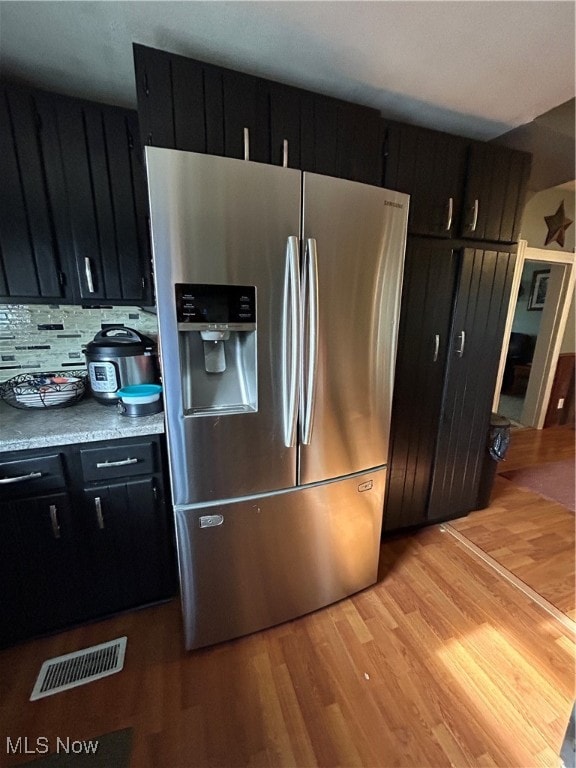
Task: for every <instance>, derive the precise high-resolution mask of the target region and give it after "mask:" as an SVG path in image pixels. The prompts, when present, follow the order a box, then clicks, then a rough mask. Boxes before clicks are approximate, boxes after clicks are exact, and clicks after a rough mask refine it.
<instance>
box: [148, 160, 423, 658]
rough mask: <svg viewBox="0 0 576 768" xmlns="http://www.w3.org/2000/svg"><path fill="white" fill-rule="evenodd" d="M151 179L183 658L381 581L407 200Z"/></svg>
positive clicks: (166, 167)
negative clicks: (187, 651) (185, 650)
mask: <svg viewBox="0 0 576 768" xmlns="http://www.w3.org/2000/svg"><path fill="white" fill-rule="evenodd" d="M146 162H147V172H148V184H149V195H150V214H151V227H152V241H153V254H154V271H155V282H156V300H157V306H158V322H159V335H160V355H161V363H162V376H163V384H164V398H165V409H166V422H167V434H168V449H169V464H170V477H171V487H172V495H173V504H174V512H175V521H176V539H177V549H178V561H179V572H180V584H181V598H182V608H183V616H184V629H185V639H186V647H187V648H197V647H201V646H204V645H209V644H212V643H216V642H219V641H222V640H226V639H230V638H234V637H238V636H240V635H244V634H247V633H250V632H253V631H255V630H259V629H263V628H265V627H269V626H272V625H274V624H278V623H280V622H283V621H286V620H288V619H292V618H294V617H296V616H300V615H302V614H305V613H307V612H309V611H313V610H315V609H317V608H320V607H322V606H325V605H328V604H329V603H332V602H335V601H336V600H340V599H341V598H344V597H346V596H347V595H350V594H353V593H354V592H357V591H358V590H361V589H363V588H365V587H367V586H369V585H370V584H373V583H374V582H375V581H376V578H377V569H378V556H379V543H380V531H381V524H382V507H383V501H384V490H385V482H386V462H387V458H388V434H389V422H390V410H391V401H392V384H393V379H394V360H395V353H396V339H397V323H398V315H399V304H400V292H401V282H402V270H403V258H404V250H405V238H406V224H407V214H408V197H407V196H406V195H403V194H400V193H397V192H391V191H389V190H385V189H379V188H377V187H372V186H368V185H365V184H358V183H355V182H350V181H345V180H342V179H335V178H331V177H326V176H319V175H316V174H312V173H302V172H300V171H297V170H294V169H289V168H279V167H276V166H272V165H264V164H260V163H254V162H249V161H243V160H236V159H231V158H222V157H214V156H209V155H200V154H196V153H191V152H181V151H177V150H169V149H160V148H154V147H148V148H147V149H146Z"/></svg>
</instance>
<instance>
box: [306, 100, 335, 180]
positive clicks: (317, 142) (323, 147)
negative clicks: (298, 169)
mask: <svg viewBox="0 0 576 768" xmlns="http://www.w3.org/2000/svg"><path fill="white" fill-rule="evenodd" d="M338 121H339V108H338V101H336V99H331V98H329V97H328V96H319V95H317V94H311V95H310V97H309V98H308V97H306V99H305V108H304V111H303V118H302V149H303V154H302V170H304V171H312V172H313V173H322V174H325V175H326V176H338V160H339V158H338Z"/></svg>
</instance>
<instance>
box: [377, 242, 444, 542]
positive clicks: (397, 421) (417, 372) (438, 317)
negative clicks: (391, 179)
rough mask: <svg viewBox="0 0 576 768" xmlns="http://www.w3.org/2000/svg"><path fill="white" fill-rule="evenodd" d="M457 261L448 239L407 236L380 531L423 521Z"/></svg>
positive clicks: (431, 465)
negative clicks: (384, 504) (384, 494)
mask: <svg viewBox="0 0 576 768" xmlns="http://www.w3.org/2000/svg"><path fill="white" fill-rule="evenodd" d="M457 265H458V255H457V254H456V253H455V252H454V251H453V250H452V248H451V247H450V246H449V245H448V244H445V243H443V242H442V241H433V240H426V239H418V238H409V239H408V245H407V249H406V261H405V268H404V286H403V291H402V309H401V317H400V330H399V337H398V354H397V358H396V377H395V382H394V400H393V406H392V426H391V452H390V464H389V473H388V492H387V502H386V507H385V510H384V521H383V527H384V530H385V531H393V530H395V529H398V528H405V527H407V526H411V525H417V524H418V523H423V522H425V520H426V514H427V505H428V495H429V492H430V482H431V478H432V468H433V464H434V451H435V448H436V435H437V432H438V422H439V418H440V407H441V403H442V389H443V384H444V373H445V366H446V357H447V351H448V343H449V338H450V319H451V314H452V306H453V298H454V290H455V282H456V274H457Z"/></svg>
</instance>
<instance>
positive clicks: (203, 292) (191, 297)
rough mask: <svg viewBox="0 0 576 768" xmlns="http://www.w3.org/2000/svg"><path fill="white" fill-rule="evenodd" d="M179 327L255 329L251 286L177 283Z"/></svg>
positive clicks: (254, 305)
mask: <svg viewBox="0 0 576 768" xmlns="http://www.w3.org/2000/svg"><path fill="white" fill-rule="evenodd" d="M175 289H176V318H177V321H178V325H179V326H180V325H181V324H185V325H186V326H188V327H189V328H190V329H192V328H193V329H194V330H199V331H200V330H204V331H224V330H231V331H232V330H249V329H253V328H255V327H256V288H255V287H254V286H253V285H207V284H205V283H176V286H175Z"/></svg>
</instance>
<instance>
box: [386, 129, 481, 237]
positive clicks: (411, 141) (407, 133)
mask: <svg viewBox="0 0 576 768" xmlns="http://www.w3.org/2000/svg"><path fill="white" fill-rule="evenodd" d="M466 149H467V141H466V139H462V138H461V137H459V136H451V135H450V134H448V133H442V132H441V131H432V130H428V129H427V128H419V127H417V126H415V125H405V124H402V123H394V122H387V123H386V126H385V141H384V157H385V174H384V186H385V187H388V188H389V189H396V190H398V191H399V192H406V193H407V194H409V195H410V212H409V219H408V229H409V231H410V232H411V233H412V234H416V235H434V236H437V237H447V238H449V237H452V236H454V235H456V234H457V232H458V224H459V219H460V211H461V205H462V190H463V188H464V176H465V171H466Z"/></svg>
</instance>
